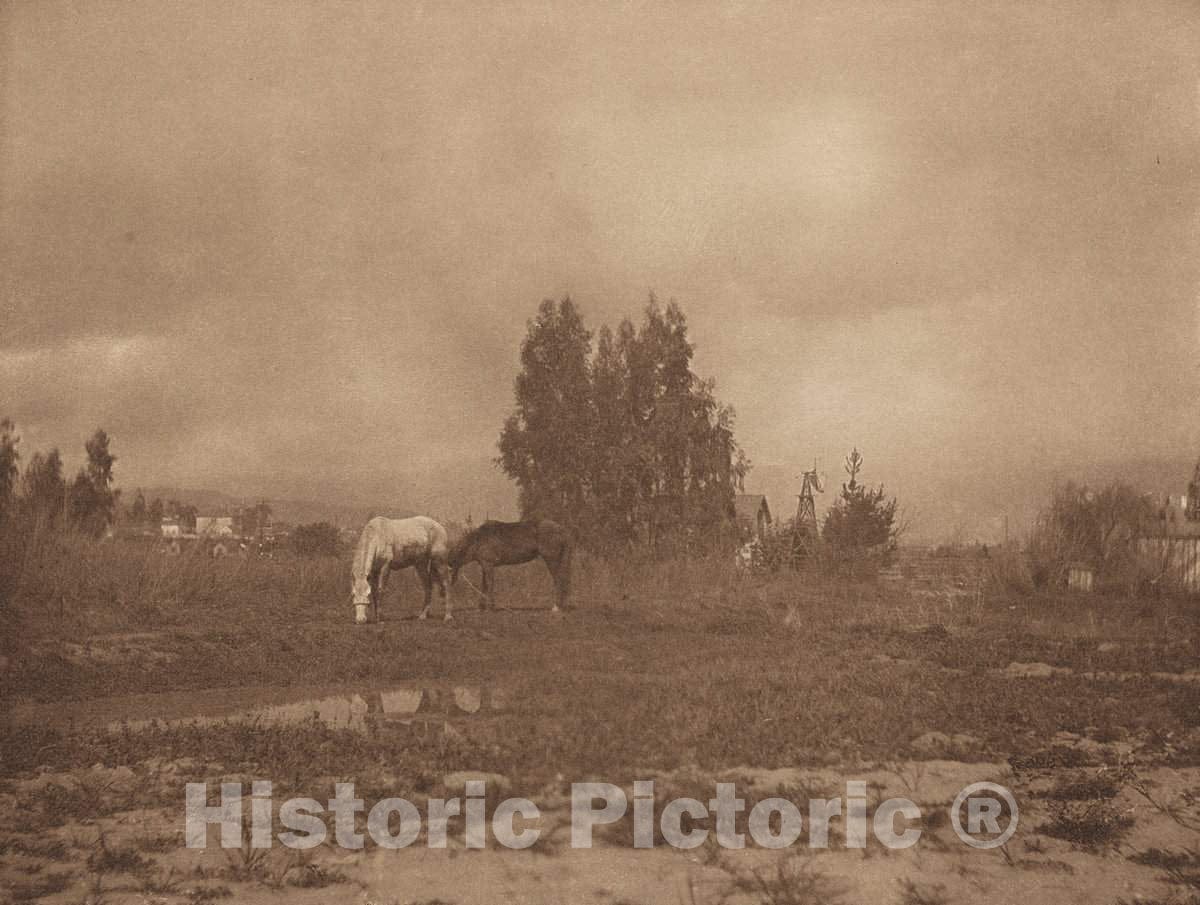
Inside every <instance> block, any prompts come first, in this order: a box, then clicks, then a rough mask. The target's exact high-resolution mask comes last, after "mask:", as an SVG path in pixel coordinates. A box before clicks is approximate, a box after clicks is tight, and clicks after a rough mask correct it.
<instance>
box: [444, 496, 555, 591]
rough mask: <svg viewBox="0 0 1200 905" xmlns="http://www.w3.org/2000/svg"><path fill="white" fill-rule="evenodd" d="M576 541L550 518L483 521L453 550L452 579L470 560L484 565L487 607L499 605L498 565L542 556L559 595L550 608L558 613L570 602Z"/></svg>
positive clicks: (453, 579) (521, 561)
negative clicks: (497, 587) (497, 601)
mask: <svg viewBox="0 0 1200 905" xmlns="http://www.w3.org/2000/svg"><path fill="white" fill-rule="evenodd" d="M574 547H575V544H574V541H573V540H572V538H571V535H570V533H569V532H568V531H567V529H566V528H564V527H562V525H559V524H558V523H557V522H552V521H550V520H549V519H539V520H537V521H528V522H492V521H488V522H484V523H483V524H482V525H480V526H479V527H478V528H476V529H475V530H474V531H469V532H468V533H467V534H466V535H464V536H463V537H462V538H461V539H460V540H459V541H458V542H457V543H456V544H454V546H453V547H452V548H451V550H450V568H451V573H450V575H451V578H450V583H451V584H453V583H454V582H455V581H457V580H458V572H459V570H460V569H461V568H462V567H463V566H465V565H466V564H467V563H470V562H477V563H479V565H480V567H481V568H482V569H483V595H484V604H483V607H482V608H484V609H486V608H488V607H491V608H492V609H495V607H496V597H495V592H496V576H495V569H496V566H515V565H518V564H520V563H525V562H530V561H531V560H534V559H537V558H538V557H539V556H540V557H541V558H542V562H544V563H545V564H546V568H547V569H549V570H550V577H551V578H553V579H554V590H555V593H556V599H555V601H554V606H553V607H552V608H551V609H552V611H553V612H555V613H557V612H558V610H559V607H560V606H561V607H565V606H566V605H567V594H569V593H570V591H571V553H572V552H573V551H574Z"/></svg>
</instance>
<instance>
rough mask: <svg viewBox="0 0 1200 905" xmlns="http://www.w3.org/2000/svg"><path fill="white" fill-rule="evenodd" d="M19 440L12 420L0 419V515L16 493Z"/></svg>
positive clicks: (19, 458)
mask: <svg viewBox="0 0 1200 905" xmlns="http://www.w3.org/2000/svg"><path fill="white" fill-rule="evenodd" d="M20 442H21V438H20V437H18V436H17V435H16V433H15V428H14V426H13V423H12V421H10V420H9V419H7V418H4V419H0V517H3V516H4V514H5V513H6V512H7V511H8V510H9V509H10V508H11V506H12V501H13V498H14V497H15V496H16V493H17V478H18V476H19V474H20V470H19V469H20V461H21V454H20V453H19V452H18V451H17V444H18V443H20Z"/></svg>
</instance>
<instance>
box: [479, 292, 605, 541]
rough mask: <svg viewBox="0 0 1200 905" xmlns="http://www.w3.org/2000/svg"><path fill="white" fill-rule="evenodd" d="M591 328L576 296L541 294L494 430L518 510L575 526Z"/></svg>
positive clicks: (582, 496) (586, 436)
mask: <svg viewBox="0 0 1200 905" xmlns="http://www.w3.org/2000/svg"><path fill="white" fill-rule="evenodd" d="M590 352H591V333H590V332H588V330H587V328H586V327H585V326H584V323H583V318H582V317H581V316H580V315H579V312H578V310H577V309H576V308H575V305H574V303H573V302H572V301H571V300H570V299H569V298H564V299H563V300H562V301H561V302H558V303H557V304H555V303H554V302H553V301H550V300H546V301H544V302H542V304H541V306H540V307H539V308H538V313H537V316H536V317H535V318H534V319H533V320H532V321H530V322H529V330H528V333H527V335H526V337H525V341H524V342H523V343H522V344H521V372H520V373H519V374H518V375H517V380H516V386H515V391H516V411H515V412H513V414H512V415H510V416H509V418H508V419H507V420H506V421H505V424H504V429H503V430H502V431H501V433H500V442H499V448H500V457H499V459H498V460H497V461H498V463H499V465H500V466H501V468H503V469H504V472H505V473H506V474H507V475H508V476H509V477H511V478H512V479H513V480H514V481H516V483H517V488H518V492H519V495H520V505H521V511H522V513H523V514H525V515H542V516H549V517H551V518H556V519H559V520H560V521H562V522H564V523H565V524H568V525H572V526H578V525H579V524H580V521H581V520H582V516H583V509H584V505H585V502H586V500H587V497H588V486H587V469H586V462H587V456H588V452H589V447H590V445H591V443H590V434H591V428H592V405H591V387H590V384H589V374H588V357H589V354H590Z"/></svg>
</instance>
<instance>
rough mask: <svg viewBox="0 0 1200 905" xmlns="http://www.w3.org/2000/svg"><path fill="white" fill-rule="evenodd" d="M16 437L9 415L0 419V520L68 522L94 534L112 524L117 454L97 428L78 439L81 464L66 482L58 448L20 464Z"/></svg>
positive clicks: (117, 496)
mask: <svg viewBox="0 0 1200 905" xmlns="http://www.w3.org/2000/svg"><path fill="white" fill-rule="evenodd" d="M20 442H21V441H20V437H19V436H18V435H17V433H16V427H15V425H14V424H13V423H12V421H11V420H9V419H8V418H5V419H3V420H0V519H4V520H13V519H21V520H24V521H26V522H29V523H41V524H44V525H47V526H54V525H60V524H69V525H71V526H72V527H74V528H76V529H77V530H79V531H82V532H83V533H85V534H89V535H91V536H93V537H99V536H101V535H102V534H104V533H105V531H106V530H107V529H108V527H109V525H111V524H112V522H113V519H114V517H115V515H116V511H117V504H118V499H119V497H120V491H119V490H117V489H116V488H114V487H113V465H114V464H115V463H116V461H117V457H116V456H114V455H113V454H112V453H111V452H110V451H109V437H108V434H107V433H105V431H104V430H103V429H101V428H98V429H97V430H96V432H95V433H94V434H92V436H91V437H90V438H89V439H88V441H87V442H86V443H85V444H84V450H85V452H86V453H87V460H86V463H85V464H84V466H83V467H82V468H80V469H79V472H78V473H77V474H76V475H75V478H74V479H73V480H72V481H69V482H68V481H67V479H66V476H65V475H64V473H63V461H62V456H61V454H60V453H59V451H58V449H57V448H55V449H51V450H50V451H49V452H47V453H42V452H35V453H34V454H33V455H32V456H30V457H29V461H28V462H27V463H26V465H25V468H24V470H23V471H22V469H21V467H20V463H21V454H20V449H19V446H20Z"/></svg>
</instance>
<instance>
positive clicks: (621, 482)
mask: <svg viewBox="0 0 1200 905" xmlns="http://www.w3.org/2000/svg"><path fill="white" fill-rule="evenodd" d="M595 339H596V343H595V346H594V347H593V344H592V340H593V333H592V331H591V330H589V329H588V328H587V326H586V324H585V323H584V320H583V317H582V315H581V314H580V312H579V310H578V308H577V307H576V306H575V304H574V303H573V302H572V301H571V299H570V298H564V299H562V300H561V301H558V302H555V301H552V300H546V301H543V302H542V304H541V305H540V306H539V308H538V311H537V314H536V316H535V317H534V318H533V319H532V320H530V321H529V324H528V330H527V333H526V336H525V339H524V341H523V342H522V344H521V371H520V373H519V374H518V375H517V378H516V383H515V386H514V395H515V406H514V410H513V411H512V413H511V414H510V415H509V416H508V418H507V419H506V420H505V422H504V426H503V428H502V430H501V432H500V438H499V451H500V455H499V457H498V458H497V460H496V461H497V464H498V465H499V466H500V467H501V468H502V469H503V471H504V472H505V474H507V475H508V476H509V477H510V478H512V479H513V481H515V482H516V485H517V489H518V499H519V505H520V508H521V512H522V515H523V517H532V516H543V517H550V518H553V519H555V520H558V521H560V522H562V523H563V524H565V525H568V526H569V527H571V528H572V529H574V530H575V531H576V532H577V533H578V534H579V536H580V537H581V539H582V540H583V541H584V542H585V543H588V544H589V545H592V546H600V547H604V546H611V545H619V544H624V543H628V542H629V541H631V540H635V539H640V540H642V541H644V542H646V543H647V544H648V545H649V546H651V547H653V548H655V549H659V550H662V549H664V548H666V547H672V546H681V545H689V544H694V543H697V542H700V540H701V539H702V538H715V537H717V536H719V535H720V534H721V532H722V531H723V530H724V529H725V528H726V527H727V526H729V525H730V524H731V523H732V520H733V498H734V494H735V493H736V492H738V491H739V490H741V488H742V483H743V480H744V478H745V476H746V473H747V471H748V470H749V467H750V466H749V462H748V460H747V459H746V456H745V454H744V452H743V451H742V449H741V447H740V446H739V445H738V443H737V441H736V439H735V438H734V433H733V429H734V411H733V409H732V408H731V407H729V406H727V405H724V404H722V403H721V402H720V401H719V400H718V399H717V397H716V395H715V385H714V383H713V381H711V380H704V379H701V378H700V377H698V376H697V375H696V374H695V373H694V372H693V370H692V357H693V353H694V346H693V344H692V343H691V341H690V340H689V338H688V333H687V321H686V318H685V316H684V313H683V311H682V309H681V308H680V307H679V306H678V305H677V304H676V303H675V302H669V303H668V304H667V305H665V306H664V305H662V304H660V303H659V301H658V300H657V299H656V298H655V297H654V296H653V295H651V296H650V299H649V301H648V303H647V304H646V306H645V308H644V309H643V311H642V317H641V322H640V323H639V324H637V325H636V326H635V324H634V323H633V321H632V320H631V319H629V318H625V319H623V320H622V321H621V322H620V323H619V324H618V325H617V327H616V329H615V330H614V329H612V328H610V327H609V326H608V325H604V326H602V327H601V328H600V330H599V332H598V334H595Z"/></svg>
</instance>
